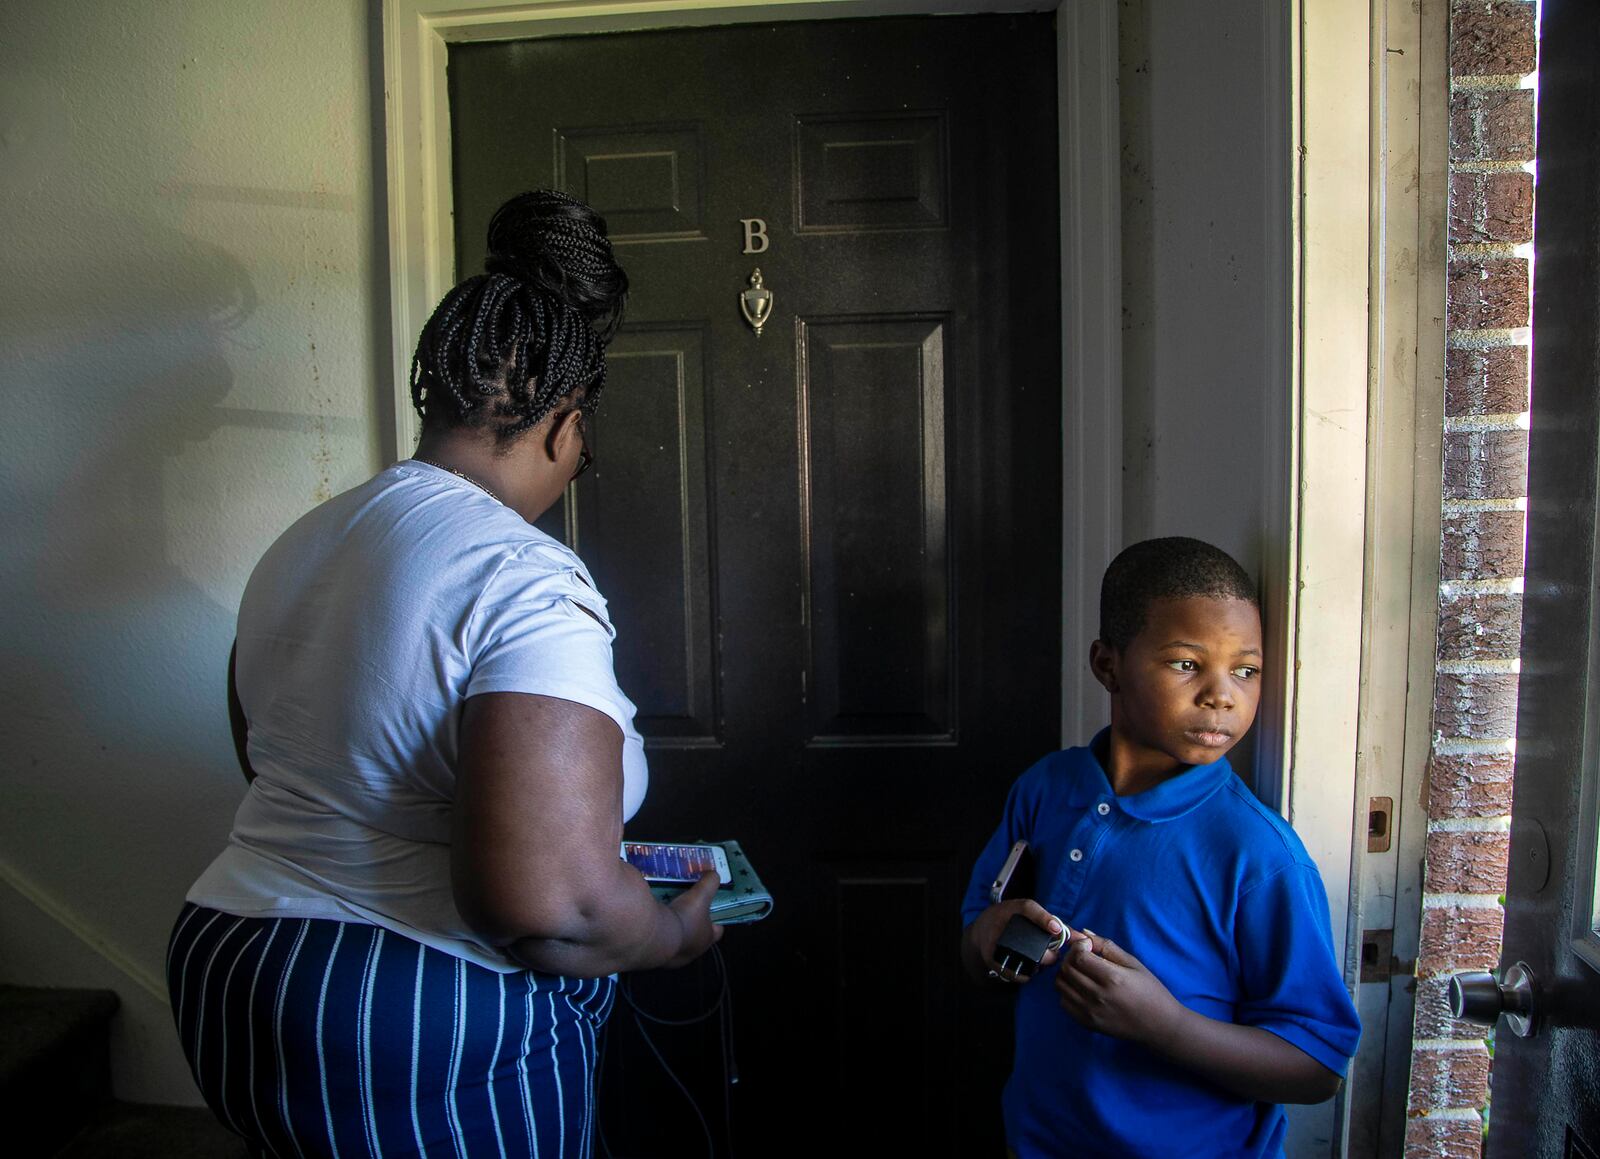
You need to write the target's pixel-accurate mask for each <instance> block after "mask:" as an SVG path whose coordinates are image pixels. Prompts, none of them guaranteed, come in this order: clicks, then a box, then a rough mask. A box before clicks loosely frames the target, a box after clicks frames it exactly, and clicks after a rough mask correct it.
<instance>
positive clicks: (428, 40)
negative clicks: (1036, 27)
mask: <svg viewBox="0 0 1600 1159" xmlns="http://www.w3.org/2000/svg"><path fill="white" fill-rule="evenodd" d="M1019 9H1029V10H1033V11H1050V10H1054V11H1055V12H1056V54H1057V55H1056V61H1057V78H1056V82H1057V90H1056V91H1057V94H1058V98H1057V99H1058V101H1059V109H1058V125H1059V129H1058V134H1059V141H1058V155H1059V158H1060V166H1061V178H1060V200H1061V217H1060V230H1061V267H1060V270H1059V276H1060V279H1061V291H1062V301H1061V311H1062V314H1061V352H1062V384H1061V389H1062V400H1063V401H1062V490H1063V503H1062V564H1063V567H1062V574H1063V580H1064V583H1063V591H1062V607H1061V611H1062V629H1061V631H1062V680H1061V735H1062V738H1063V741H1064V743H1071V744H1076V743H1081V739H1082V738H1083V737H1084V736H1086V735H1087V734H1088V731H1089V730H1090V729H1091V728H1092V727H1093V726H1094V724H1095V723H1096V722H1098V721H1099V719H1100V718H1101V717H1102V716H1103V715H1104V705H1103V704H1102V699H1101V694H1100V689H1099V687H1098V686H1097V685H1095V684H1094V683H1093V682H1092V681H1091V680H1090V679H1089V676H1088V671H1087V666H1086V660H1085V657H1086V656H1087V655H1088V651H1089V643H1090V641H1091V640H1093V639H1094V637H1095V635H1096V632H1097V629H1098V619H1099V610H1098V603H1099V577H1100V575H1101V573H1102V572H1103V571H1104V570H1105V567H1106V564H1108V563H1110V562H1111V557H1112V556H1113V555H1114V554H1115V553H1116V552H1117V551H1118V550H1119V549H1120V548H1121V547H1122V393H1121V384H1122V317H1121V301H1122V266H1121V250H1122V243H1121V185H1120V179H1119V172H1120V164H1121V161H1120V158H1121V145H1120V134H1119V131H1118V107H1117V9H1116V3H1115V0H1062V2H1061V3H1060V6H1059V7H1057V4H1056V3H1055V0H1022V2H1021V3H1018V2H1017V0H958V3H956V4H953V5H952V4H947V3H943V2H942V0H805V2H802V3H793V4H773V3H767V2H765V0H598V2H592V3H591V2H585V0H544V2H540V0H534V2H532V3H528V2H523V3H496V2H495V0H384V6H383V18H384V19H383V48H384V77H383V79H384V97H385V108H384V117H385V126H386V131H387V168H388V191H389V270H390V311H391V320H392V325H393V329H392V334H393V362H392V374H393V379H392V392H393V398H394V432H393V445H392V447H391V451H392V453H393V455H394V457H395V458H402V457H404V456H406V455H408V454H410V452H411V448H412V447H413V446H415V445H416V438H417V427H416V418H415V414H414V412H413V411H412V408H411V397H410V388H409V383H408V377H409V374H410V367H411V354H412V348H413V345H414V343H415V342H416V336H417V334H418V333H420V331H421V329H422V325H423V323H424V322H425V321H426V320H427V318H428V315H429V314H430V313H431V312H432V310H433V307H434V305H435V304H436V303H437V302H438V301H439V299H440V298H441V297H443V296H444V293H445V291H446V290H448V289H449V288H450V286H451V285H452V284H453V283H454V271H455V255H454V240H453V236H452V230H451V228H450V221H451V216H452V210H453V205H452V195H451V173H450V110H449V106H448V99H447V88H446V84H445V61H446V53H447V47H448V45H449V44H451V43H455V42H460V41H473V40H509V39H520V38H524V37H534V36H553V35H571V34H573V33H575V32H580V33H581V32H611V31H620V30H624V29H639V28H662V27H683V26H693V25H715V24H741V23H749V22H755V21H765V22H771V21H775V20H818V19H827V18H846V17H859V16H888V15H903V14H916V13H940V12H949V11H952V10H959V11H962V12H1015V11H1018V10H1019ZM1046 276H1048V275H1046Z"/></svg>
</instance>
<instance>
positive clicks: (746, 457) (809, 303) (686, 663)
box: [449, 15, 1062, 1156]
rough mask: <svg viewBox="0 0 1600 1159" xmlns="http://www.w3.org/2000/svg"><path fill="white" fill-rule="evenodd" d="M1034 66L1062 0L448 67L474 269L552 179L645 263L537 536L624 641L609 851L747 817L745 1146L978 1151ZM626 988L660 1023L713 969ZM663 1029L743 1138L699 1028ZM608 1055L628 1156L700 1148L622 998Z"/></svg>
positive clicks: (1048, 259)
mask: <svg viewBox="0 0 1600 1159" xmlns="http://www.w3.org/2000/svg"><path fill="white" fill-rule="evenodd" d="M1054 62H1055V33H1054V28H1053V24H1052V20H1051V18H1050V17H1049V16H1048V15H1027V16H1004V17H940V18H919V19H899V18H896V19H884V20H871V21H828V22H815V23H783V24H777V25H760V26H756V25H747V26H739V27H723V28H712V29H695V30H674V31H661V32H640V33H627V34H618V35H604V36H591V37H573V38H551V39H542V40H530V41H517V42H507V43H500V44H481V45H469V46H458V47H454V48H452V49H451V54H450V61H449V69H450V107H451V125H452V129H451V131H452V134H453V149H454V166H455V168H454V179H455V208H456V253H457V255H458V262H459V269H460V271H462V272H467V271H471V270H475V269H479V268H481V261H482V257H483V249H482V246H483V241H482V239H483V233H484V228H485V225H486V223H487V220H488V215H489V214H490V213H491V212H492V211H493V209H494V207H495V206H496V205H498V204H499V203H500V202H501V201H502V200H503V199H504V198H506V197H507V196H509V195H510V194H512V193H515V192H517V191H519V190H521V189H524V188H528V187H532V186H541V185H554V186H557V187H560V188H564V189H566V190H568V191H570V192H572V193H574V194H576V195H578V196H580V197H583V198H585V199H586V200H588V201H589V202H590V203H591V204H593V205H594V206H595V207H596V208H597V209H598V210H599V211H600V212H601V213H603V214H604V215H605V216H606V218H607V219H608V222H609V224H610V227H611V232H612V236H613V238H614V240H615V241H616V243H617V247H618V254H619V257H620V259H621V261H622V262H623V264H624V265H625V266H626V267H627V269H628V272H629V276H630V278H631V279H632V281H633V285H634V293H633V297H632V300H631V302H630V306H629V314H628V321H627V324H626V325H625V327H624V329H623V332H622V334H621V335H620V337H619V338H618V340H617V342H616V344H615V346H614V347H613V353H612V357H611V360H610V361H611V384H610V386H609V387H608V388H607V393H606V396H605V400H604V403H603V405H602V407H601V410H600V413H599V415H598V416H597V420H596V423H595V427H594V440H593V442H594V449H595V451H596V454H597V459H596V465H595V468H594V469H593V470H592V471H591V472H589V474H587V475H586V476H585V477H584V478H583V480H582V481H581V483H579V484H578V485H577V486H576V487H575V488H574V489H573V491H572V492H570V493H569V495H568V499H567V502H566V503H565V504H564V505H563V506H562V508H561V509H560V510H559V511H557V512H554V513H552V517H551V523H550V525H549V526H548V527H547V530H551V531H552V533H554V534H560V535H562V536H563V537H565V538H567V539H568V540H569V542H572V543H573V544H574V545H575V546H576V547H577V549H578V550H579V551H580V553H581V554H582V555H583V556H584V558H585V560H587V561H588V562H589V564H590V566H591V567H592V568H593V570H594V573H595V576H596V578H597V580H598V582H599V583H600V584H601V586H602V588H603V590H604V591H605V593H606V595H607V597H608V598H609V599H610V601H611V606H612V612H613V615H614V618H615V620H616V623H617V625H618V629H619V637H618V642H617V667H618V674H619V676H620V678H621V681H622V685H623V687H624V688H625V689H626V690H627V691H628V692H629V694H630V695H632V696H633V697H634V699H635V700H636V701H637V703H638V705H639V710H640V727H641V731H642V732H644V734H645V735H646V737H647V739H648V742H649V748H650V761H651V782H652V783H651V792H650V796H649V798H648V800H647V801H646V804H645V807H644V809H643V811H642V812H641V813H640V815H639V816H638V817H637V818H636V819H635V820H634V822H633V823H632V824H631V825H630V826H629V834H630V836H635V837H650V838H695V837H708V838H725V837H735V838H738V839H739V840H740V841H741V842H742V844H743V845H744V848H745V850H746V851H747V852H748V853H749V855H750V857H751V859H752V861H753V862H754V864H755V865H756V867H757V869H758V870H759V871H760V872H761V874H762V876H763V877H764V878H765V879H766V881H767V883H768V885H769V886H770V887H771V889H772V891H773V893H774V895H775V896H776V898H777V909H776V912H775V913H774V915H773V916H772V917H771V918H770V919H768V920H767V921H765V922H763V923H761V924H760V925H757V926H754V927H750V928H736V929H733V930H731V931H730V932H729V934H728V936H727V937H726V939H725V940H724V942H723V950H724V954H725V958H726V962H727V968H728V972H729V977H730V979H731V989H732V994H733V997H734V1000H735V1002H736V1004H737V1020H736V1022H735V1024H734V1028H733V1029H734V1038H735V1044H736V1049H737V1069H738V1076H739V1083H738V1085H737V1086H736V1087H734V1088H733V1091H732V1095H731V1108H732V1109H731V1119H732V1134H733V1138H734V1141H735V1143H736V1145H737V1150H738V1151H739V1153H742V1154H745V1155H775V1154H800V1153H833V1154H851V1155H855V1154H862V1155H866V1154H901V1153H911V1152H915V1153H919V1154H925V1155H972V1154H980V1153H981V1154H996V1153H998V1151H997V1148H998V1147H999V1145H1000V1142H999V1104H998V1099H999V1089H1000V1085H1001V1083H1002V1081H1003V1079H1004V1076H1005V1072H1006V1069H1007V1065H1008V1046H1007V1043H1008V1038H1009V1012H1008V1010H1007V1008H1006V1007H1005V1005H1004V1004H1003V1003H1002V1002H1000V1001H999V1000H993V1001H991V1000H990V999H989V998H987V997H985V996H982V995H979V994H977V993H976V992H975V991H973V990H971V989H969V988H968V987H967V986H966V985H965V984H964V982H963V981H962V979H961V977H960V975H959V969H958V964H957V949H956V942H957V935H958V933H959V917H958V905H959V898H960V895H961V892H962V889H963V887H964V885H965V881H966V876H967V873H968V870H969V868H970V866H971V863H972V860H973V858H974V857H975V855H976V853H977V851H978V849H979V847H980V846H981V844H982V842H983V840H984V839H985V838H986V836H987V835H988V832H989V831H990V829H991V828H992V826H993V825H994V824H995V822H996V820H997V819H998V816H999V810H1000V808H1001V804H1002V801H1003V798H1004V795H1005V792H1006V789H1007V787H1008V786H1009V785H1010V782H1011V781H1012V779H1013V778H1014V777H1015V776H1016V775H1017V774H1018V773H1019V772H1021V771H1022V769H1023V768H1025V767H1026V766H1027V765H1028V764H1029V763H1031V762H1032V761H1033V760H1034V759H1036V758H1037V757H1038V756H1040V755H1041V754H1042V753H1044V752H1046V751H1048V750H1050V749H1052V748H1054V747H1056V744H1057V737H1058V728H1059V711H1060V709H1059V683H1060V676H1059V672H1060V637H1061V632H1060V600H1061V596H1060V593H1061V539H1060V527H1061V466H1060V458H1061V409H1062V408H1061V385H1060V383H1061V370H1060V329H1059V318H1060V298H1059V287H1058V281H1059V276H1058V271H1059V259H1058V238H1057V233H1058V228H1057V223H1058V220H1059V215H1060V205H1059V200H1058V193H1057V181H1056V95H1055V63H1054ZM763 243H765V245H763ZM746 250H756V251H759V252H753V253H747V252H745V251H746ZM756 267H759V268H760V270H761V274H762V280H763V282H764V288H765V289H767V290H769V291H770V292H771V293H772V295H773V298H772V309H771V314H770V316H769V317H768V318H767V319H766V321H765V324H764V326H763V329H762V331H761V333H760V334H759V335H758V334H757V333H756V332H755V331H754V330H753V329H752V327H751V326H750V324H749V323H748V322H747V321H746V320H745V318H744V317H743V316H742V314H741V310H740V305H739V302H740V292H741V291H742V290H745V289H746V288H748V287H749V285H750V279H751V275H752V273H753V271H754V269H755V268H756ZM634 987H635V995H636V997H637V998H638V1001H639V1003H640V1004H641V1005H642V1006H645V1007H647V1008H648V1009H650V1010H651V1011H652V1012H659V1013H663V1014H667V1015H669V1016H672V1017H679V1016H683V1015H685V1014H686V1013H688V1012H689V1011H691V1010H692V1008H693V1007H694V1006H695V1004H696V1003H697V1002H700V1001H702V1000H705V999H708V998H710V997H712V996H714V992H715V990H716V975H715V968H714V964H712V963H707V964H705V965H704V966H702V967H699V968H696V969H691V970H688V971H684V972H682V973H680V974H662V975H656V976H650V977H642V978H639V979H635V980H634ZM648 1025H649V1029H650V1032H651V1034H652V1036H653V1038H654V1039H655V1041H656V1042H657V1044H658V1045H659V1046H660V1047H661V1049H662V1052H663V1054H664V1055H665V1056H666V1058H667V1061H668V1062H669V1063H670V1064H671V1066H672V1067H673V1069H674V1070H675V1071H677V1072H678V1073H679V1075H680V1076H681V1077H682V1078H683V1080H684V1082H685V1083H686V1085H687V1086H688V1088H689V1091H690V1093H691V1094H692V1095H693V1096H694V1099H695V1101H696V1102H697V1103H698V1104H699V1105H700V1108H701V1111H702V1112H703V1113H704V1114H705V1116H706V1117H707V1119H709V1120H711V1130H712V1134H713V1135H715V1136H717V1138H718V1150H719V1151H723V1150H725V1147H726V1144H725V1141H723V1140H722V1139H721V1136H722V1135H723V1134H724V1128H723V1125H722V1124H723V1096H724V1088H723V1083H722V1063H721V1059H722V1049H721V1042H720V1038H719V1035H718V1034H717V1032H716V1029H715V1026H714V1024H709V1023H708V1024H704V1025H702V1026H700V1027H698V1028H696V1027H670V1026H661V1025H656V1024H648ZM609 1037H610V1042H609V1045H608V1052H609V1054H610V1057H609V1058H608V1064H607V1066H606V1068H605V1075H604V1079H603V1091H602V1111H601V1114H602V1120H603V1122H604V1123H605V1128H606V1142H607V1144H608V1146H609V1149H610V1151H611V1152H612V1153H613V1154H615V1155H617V1156H622V1155H680V1154H705V1153H706V1143H705V1139H704V1135H703V1133H702V1129H701V1127H700V1126H699V1125H698V1123H697V1121H696V1118H695V1116H694V1114H693V1113H692V1112H691V1111H690V1109H689V1106H688V1103H687V1102H686V1101H685V1100H684V1097H683V1095H682V1094H681V1093H680V1092H679V1091H677V1090H676V1089H675V1088H674V1087H673V1086H672V1084H671V1082H670V1081H669V1079H668V1078H667V1077H666V1076H665V1074H664V1073H663V1072H662V1068H661V1067H660V1065H659V1064H658V1063H657V1062H656V1061H655V1060H654V1059H653V1058H651V1057H650V1056H649V1054H648V1052H647V1051H646V1050H644V1049H642V1047H641V1045H640V1044H639V1042H638V1041H637V1031H636V1030H635V1029H634V1028H633V1027H632V1025H631V1019H630V1018H629V1014H628V1011H627V1009H626V1008H625V1007H624V1008H620V1009H619V1011H618V1013H617V1015H616V1016H615V1017H614V1018H613V1024H612V1028H611V1031H610V1035H609Z"/></svg>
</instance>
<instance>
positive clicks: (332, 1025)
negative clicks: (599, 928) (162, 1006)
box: [167, 904, 615, 1159]
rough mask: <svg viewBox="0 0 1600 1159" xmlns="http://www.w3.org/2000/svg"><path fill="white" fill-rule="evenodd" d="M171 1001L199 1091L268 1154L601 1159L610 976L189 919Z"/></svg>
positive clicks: (204, 916) (300, 924)
mask: <svg viewBox="0 0 1600 1159" xmlns="http://www.w3.org/2000/svg"><path fill="white" fill-rule="evenodd" d="M167 985H168V988H169V990H170V991H171V994H172V1012H173V1017H174V1018H175V1020H176V1021H177V1024H178V1037H179V1038H180V1039H181V1040H182V1041H183V1049H184V1053H185V1054H186V1055H187V1056H188V1059H189V1067H190V1069H191V1070H193V1072H194V1077H195V1081H196V1082H197V1083H198V1084H199V1086H200V1093H201V1094H202V1095H203V1096H204V1097H205V1100H206V1102H207V1104H209V1106H210V1107H211V1109H212V1111H213V1112H214V1113H215V1114H216V1115H217V1117H218V1118H220V1119H221V1120H222V1122H223V1123H225V1124H227V1126H229V1127H230V1128H232V1129H233V1130H234V1131H236V1132H237V1133H238V1134H240V1135H242V1136H244V1137H245V1138H246V1139H248V1140H250V1141H252V1142H254V1143H256V1144H257V1145H258V1146H260V1147H261V1148H262V1150H264V1151H265V1152H266V1153H267V1154H268V1155H274V1156H283V1157H288V1156H298V1157H301V1159H310V1157H312V1156H339V1157H345V1159H352V1157H355V1156H380V1155H382V1156H405V1155H424V1156H452V1157H462V1159H477V1157H479V1156H540V1157H542V1159H589V1156H590V1155H591V1154H592V1153H593V1149H594V1133H595V1106H594V1072H595V1061H596V1041H595V1040H596V1036H597V1035H598V1033H599V1031H600V1027H601V1025H602V1024H603V1023H604V1022H605V1019H606V1015H607V1014H608V1013H610V1010H611V1003H612V999H613V991H614V989H615V982H614V981H613V980H612V979H610V978H598V979H594V978H584V979H578V978H562V977H556V976H553V975H549V974H536V973H533V972H532V971H527V972H523V973H518V974H497V973H495V972H494V971H493V970H488V969H485V968H484V967H482V966H478V965H476V964H474V963H471V962H466V961H463V960H462V959H460V958H456V957H453V956H452V955H450V954H446V953H444V952H442V951H440V950H435V949H431V948H429V947H427V946H423V945H421V944H420V943H417V942H414V941H412V940H411V939H409V938H405V937H402V936H400V935H398V934H394V933H391V932H388V931H386V930H383V929H380V928H378V927H376V926H369V925H363V924H359V923H354V922H339V921H325V920H312V919H304V918H242V917H236V916H234V915H233V914H226V913H220V912H218V911H216V910H212V909H206V908H203V907H200V906H195V905H192V904H190V905H185V906H184V908H183V912H182V913H181V914H180V915H179V916H178V921H177V923H176V925H174V927H173V931H172V939H171V943H170V945H169V947H168V951H167Z"/></svg>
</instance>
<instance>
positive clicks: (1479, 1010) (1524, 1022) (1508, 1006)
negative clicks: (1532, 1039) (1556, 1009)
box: [1450, 962, 1537, 1038]
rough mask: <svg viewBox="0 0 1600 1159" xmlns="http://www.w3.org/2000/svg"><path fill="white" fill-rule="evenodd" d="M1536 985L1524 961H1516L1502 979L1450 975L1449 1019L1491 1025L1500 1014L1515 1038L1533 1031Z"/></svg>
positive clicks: (1490, 976) (1526, 1036)
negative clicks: (1504, 1017) (1503, 1016)
mask: <svg viewBox="0 0 1600 1159" xmlns="http://www.w3.org/2000/svg"><path fill="white" fill-rule="evenodd" d="M1536 992H1537V986H1536V984H1535V982H1534V977H1533V971H1532V970H1530V969H1529V968H1528V964H1527V963H1526V962H1518V963H1517V964H1516V965H1515V966H1512V967H1511V968H1510V969H1508V970H1507V971H1506V972H1505V976H1504V979H1503V980H1499V979H1496V978H1495V976H1494V975H1493V974H1480V973H1470V974H1453V975H1451V977H1450V1017H1452V1018H1459V1019H1462V1020H1464V1021H1467V1022H1478V1023H1482V1024H1483V1025H1484V1026H1493V1025H1494V1024H1495V1020H1496V1019H1498V1018H1499V1017H1500V1016H1501V1015H1502V1014H1504V1015H1505V1016H1506V1026H1507V1027H1509V1028H1510V1030H1511V1033H1513V1034H1515V1035H1516V1036H1517V1037H1518V1038H1528V1037H1529V1036H1531V1035H1532V1034H1533V1032H1534V1029H1535V1027H1534V999H1535V996H1536Z"/></svg>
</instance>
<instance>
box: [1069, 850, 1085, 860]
mask: <svg viewBox="0 0 1600 1159" xmlns="http://www.w3.org/2000/svg"><path fill="white" fill-rule="evenodd" d="M1067 856H1068V857H1070V858H1072V860H1074V861H1082V860H1083V850H1081V849H1074V850H1073V851H1072V852H1071V853H1069V854H1067Z"/></svg>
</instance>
